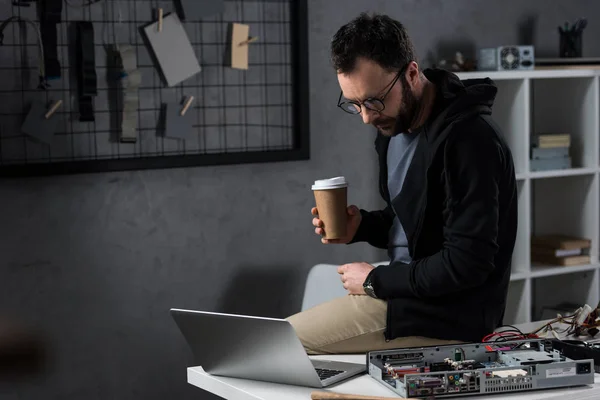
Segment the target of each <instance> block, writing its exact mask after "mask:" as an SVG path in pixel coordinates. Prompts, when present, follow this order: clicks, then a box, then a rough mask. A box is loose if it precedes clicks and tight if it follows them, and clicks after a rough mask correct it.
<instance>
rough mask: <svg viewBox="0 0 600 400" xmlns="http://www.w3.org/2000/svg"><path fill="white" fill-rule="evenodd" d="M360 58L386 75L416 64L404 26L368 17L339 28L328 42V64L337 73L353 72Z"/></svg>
mask: <svg viewBox="0 0 600 400" xmlns="http://www.w3.org/2000/svg"><path fill="white" fill-rule="evenodd" d="M359 57H364V58H367V59H369V60H372V61H375V62H376V63H377V64H379V65H380V66H381V67H382V68H385V69H386V70H389V71H395V70H400V69H401V68H404V67H405V66H406V65H407V64H408V63H409V62H411V61H416V57H415V50H414V48H413V45H412V42H411V40H410V37H409V36H408V33H407V32H406V29H405V28H404V25H402V24H401V23H400V22H398V21H396V20H394V19H392V18H390V17H388V16H387V15H379V14H373V15H371V16H369V15H368V14H367V13H361V14H360V15H359V16H358V17H356V18H355V19H353V20H352V21H350V22H349V23H347V24H346V25H344V26H342V27H341V28H340V29H339V30H338V31H337V32H336V34H335V35H334V36H333V39H332V41H331V61H332V63H333V67H334V68H335V70H336V71H338V72H341V73H348V72H352V70H353V69H354V67H355V65H356V60H357V59H358V58H359Z"/></svg>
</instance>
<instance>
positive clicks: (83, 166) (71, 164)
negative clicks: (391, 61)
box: [0, 0, 310, 177]
mask: <svg viewBox="0 0 600 400" xmlns="http://www.w3.org/2000/svg"><path fill="white" fill-rule="evenodd" d="M290 6H291V7H290V23H291V35H290V39H291V56H292V58H291V60H292V101H293V104H294V107H293V110H292V123H293V149H292V150H272V151H269V150H267V151H247V152H232V153H218V154H210V153H209V154H193V155H175V156H154V157H135V158H122V159H105V160H82V161H64V162H50V163H31V164H13V165H2V164H1V163H0V176H2V177H23V176H45V175H61V174H78V173H95V172H114V171H127V170H144V169H165V168H183V167H196V166H209V165H232V164H249V163H270V162H282V161H299V160H308V159H310V119H309V117H310V115H309V97H308V88H309V76H308V0H293V1H291V3H290Z"/></svg>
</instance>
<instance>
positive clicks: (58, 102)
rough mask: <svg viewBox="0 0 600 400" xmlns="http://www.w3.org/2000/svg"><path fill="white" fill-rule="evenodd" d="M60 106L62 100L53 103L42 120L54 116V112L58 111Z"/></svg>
mask: <svg viewBox="0 0 600 400" xmlns="http://www.w3.org/2000/svg"><path fill="white" fill-rule="evenodd" d="M61 104H62V100H58V101H57V102H56V103H54V104H53V105H52V107H50V109H49V110H48V112H47V113H46V115H44V118H46V119H48V118H50V117H51V116H52V114H54V113H55V112H56V110H58V107H60V106H61Z"/></svg>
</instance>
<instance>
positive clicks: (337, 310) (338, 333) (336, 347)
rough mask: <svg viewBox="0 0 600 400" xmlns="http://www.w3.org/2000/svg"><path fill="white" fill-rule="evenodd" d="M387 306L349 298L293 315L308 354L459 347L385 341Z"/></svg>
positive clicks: (422, 341)
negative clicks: (421, 347)
mask: <svg viewBox="0 0 600 400" xmlns="http://www.w3.org/2000/svg"><path fill="white" fill-rule="evenodd" d="M386 312H387V303H386V302H385V301H383V300H377V299H373V298H371V297H369V296H355V295H348V296H344V297H340V298H337V299H335V300H332V301H329V302H327V303H323V304H319V305H318V306H315V307H313V308H311V309H308V310H305V311H302V312H300V313H298V314H295V315H292V316H290V317H288V318H287V320H288V321H289V322H290V323H291V324H292V326H293V327H294V329H295V330H296V333H297V334H298V337H299V338H300V341H301V342H302V344H303V345H304V348H305V349H306V352H307V353H308V354H342V353H355V354H356V353H366V352H368V351H371V350H384V349H394V348H401V347H419V346H435V345H440V344H456V343H460V342H459V341H450V340H439V339H431V338H426V337H421V336H408V337H402V338H396V339H394V340H390V341H389V342H386V341H385V337H384V335H383V332H384V330H385V321H386Z"/></svg>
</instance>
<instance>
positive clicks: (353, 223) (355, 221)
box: [310, 206, 362, 244]
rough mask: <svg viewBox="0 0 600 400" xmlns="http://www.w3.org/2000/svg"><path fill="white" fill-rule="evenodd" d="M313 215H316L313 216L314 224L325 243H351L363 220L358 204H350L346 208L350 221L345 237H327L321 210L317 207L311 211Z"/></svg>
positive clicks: (316, 231)
mask: <svg viewBox="0 0 600 400" xmlns="http://www.w3.org/2000/svg"><path fill="white" fill-rule="evenodd" d="M310 212H311V214H312V215H314V216H315V218H313V225H314V226H315V233H316V234H317V235H319V236H321V242H323V243H325V244H330V243H340V244H347V243H350V241H351V240H352V238H354V235H356V231H357V230H358V226H359V225H360V221H361V220H362V215H361V214H360V210H359V209H358V207H356V206H349V207H348V208H347V209H346V213H347V216H348V222H347V224H346V235H345V236H344V237H343V238H339V239H325V238H324V237H323V236H324V235H325V230H324V229H323V221H321V220H320V219H319V211H318V210H317V208H316V207H313V209H312V210H311V211H310Z"/></svg>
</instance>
